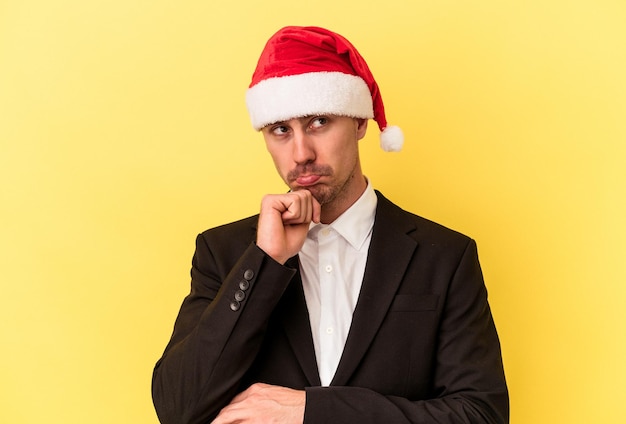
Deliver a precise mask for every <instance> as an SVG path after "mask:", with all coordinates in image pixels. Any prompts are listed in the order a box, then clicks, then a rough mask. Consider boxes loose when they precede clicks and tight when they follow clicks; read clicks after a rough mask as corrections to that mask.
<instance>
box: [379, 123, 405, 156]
mask: <svg viewBox="0 0 626 424" xmlns="http://www.w3.org/2000/svg"><path fill="white" fill-rule="evenodd" d="M403 144H404V134H402V130H401V129H400V127H396V126H389V127H387V128H385V129H384V130H383V132H381V133H380V147H382V149H383V150H384V151H385V152H399V151H400V150H402V145H403Z"/></svg>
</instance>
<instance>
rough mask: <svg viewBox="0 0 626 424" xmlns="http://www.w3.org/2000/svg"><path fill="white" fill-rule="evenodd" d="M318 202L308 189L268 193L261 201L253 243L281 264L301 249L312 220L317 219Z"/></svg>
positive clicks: (318, 213) (317, 220)
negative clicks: (254, 241) (257, 226)
mask: <svg viewBox="0 0 626 424" xmlns="http://www.w3.org/2000/svg"><path fill="white" fill-rule="evenodd" d="M320 214H321V206H320V204H319V203H318V201H317V200H315V198H314V197H313V195H312V194H311V192H310V191H308V190H298V191H292V192H289V193H285V194H268V195H267V196H265V197H264V198H263V201H262V202H261V214H260V216H259V228H258V230H257V240H256V244H257V246H259V248H261V249H262V250H263V251H264V252H265V253H267V254H268V255H269V256H271V257H272V258H273V259H274V260H275V261H277V262H279V263H281V264H284V263H285V262H286V261H287V259H289V258H291V257H292V256H294V255H295V254H296V253H298V252H299V251H300V249H301V248H302V245H303V244H304V240H305V239H306V235H307V233H308V231H309V224H310V223H311V221H313V222H320Z"/></svg>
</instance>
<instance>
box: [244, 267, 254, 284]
mask: <svg viewBox="0 0 626 424" xmlns="http://www.w3.org/2000/svg"><path fill="white" fill-rule="evenodd" d="M252 277H254V271H252V270H251V269H246V271H245V272H244V273H243V278H245V279H246V280H248V281H250V280H252Z"/></svg>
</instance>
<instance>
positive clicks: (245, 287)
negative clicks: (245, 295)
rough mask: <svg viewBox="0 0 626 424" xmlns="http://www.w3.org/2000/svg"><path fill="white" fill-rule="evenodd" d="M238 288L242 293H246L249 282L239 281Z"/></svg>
mask: <svg viewBox="0 0 626 424" xmlns="http://www.w3.org/2000/svg"><path fill="white" fill-rule="evenodd" d="M239 288H240V289H241V290H243V291H246V290H248V289H249V288H250V282H248V280H241V281H240V282H239Z"/></svg>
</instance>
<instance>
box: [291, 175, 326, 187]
mask: <svg viewBox="0 0 626 424" xmlns="http://www.w3.org/2000/svg"><path fill="white" fill-rule="evenodd" d="M320 178H322V176H321V175H300V176H299V177H298V178H296V183H297V184H298V185H299V186H300V187H310V186H312V185H315V184H317V182H318V181H319V180H320Z"/></svg>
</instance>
